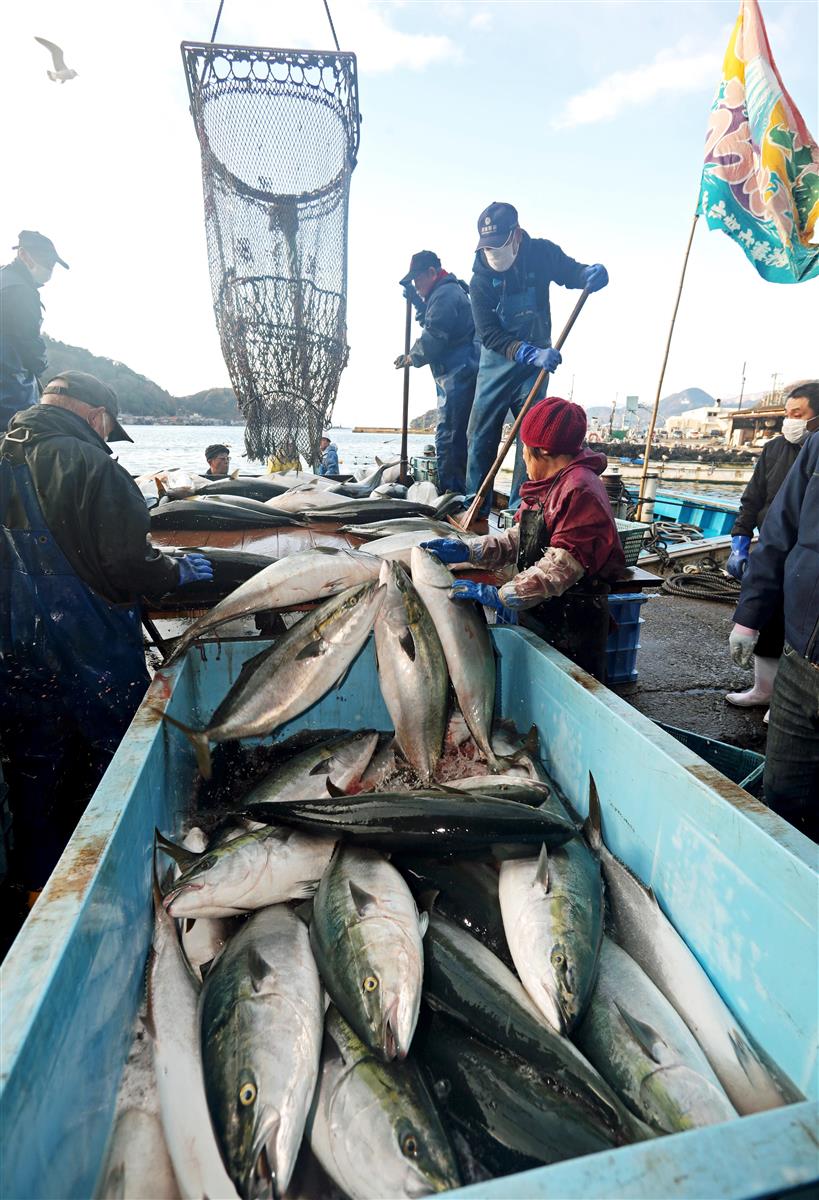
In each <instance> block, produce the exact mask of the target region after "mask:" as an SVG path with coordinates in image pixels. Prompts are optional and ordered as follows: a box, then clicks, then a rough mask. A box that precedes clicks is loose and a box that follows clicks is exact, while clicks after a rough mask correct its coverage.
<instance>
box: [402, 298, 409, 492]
mask: <svg viewBox="0 0 819 1200" xmlns="http://www.w3.org/2000/svg"><path fill="white" fill-rule="evenodd" d="M411 338H412V301H411V300H407V315H406V320H405V322H404V357H405V359H406V360H407V361H406V363H405V365H404V410H403V413H402V416H401V475H400V476H399V478H400V480H401V483H403V484H407V483H408V482H409V478H408V477H409V460H408V459H407V429H408V426H409V385H410V371H411V369H412V368H411V367H410V366H409V365H408V363H409V352H410V340H411Z"/></svg>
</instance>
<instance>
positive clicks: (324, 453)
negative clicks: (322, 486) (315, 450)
mask: <svg viewBox="0 0 819 1200" xmlns="http://www.w3.org/2000/svg"><path fill="white" fill-rule="evenodd" d="M319 454H320V455H321V461H320V462H319V466H318V471H317V474H318V475H338V473H339V470H338V446H336V444H335V442H334V441H333V440H332V438H331V437H330V435H329V433H323V434H322V435H321V438H320V440H319Z"/></svg>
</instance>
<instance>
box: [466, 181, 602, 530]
mask: <svg viewBox="0 0 819 1200" xmlns="http://www.w3.org/2000/svg"><path fill="white" fill-rule="evenodd" d="M478 233H479V235H480V236H479V240H478V246H477V250H476V254H475V263H474V267H473V275H472V282H471V284H470V286H469V298H470V300H471V301H472V313H473V315H474V318H475V329H476V330H477V334H478V338H479V340H480V343H481V354H480V366H479V368H478V382H477V386H476V388H475V403H474V404H473V406H472V416H471V417H470V420H469V428H468V430H467V439H468V443H469V459H468V462H467V469H466V489H467V493H468V494H469V495H471V496H472V497H474V496H475V494H476V493H477V491H478V489H479V487H480V485H481V484H482V483H483V480H484V479H485V477H486V476H487V474H488V473H489V469H490V467H491V466H492V464H493V462H494V461H495V457H496V455H497V452H498V443H499V442H500V438H501V432H502V430H503V422H504V420H505V418H506V414H507V412H508V411H509V409H511V410H512V412H513V413H514V415H515V416H517V415H518V413H519V412H520V410H521V408H522V406H523V403H524V401H525V400H526V397H527V396H528V395H529V393H530V391H531V390H532V386H533V384H534V383H535V380H536V379H537V377H538V374H539V373H540V371H541V370H542V369H545V370H546V371H554V370H555V369H556V368H557V367H558V366H559V365H560V362H561V361H562V360H561V356H560V353H559V351H557V350H555V349H553V348H552V315H551V309H550V307H549V285H550V284H551V283H559V284H562V286H563V287H567V288H585V289H586V290H587V291H589V292H596V291H599V290H600V288H603V287H605V286H606V284H607V283H608V281H609V277H608V272H607V271H606V268H605V267H604V266H601V264H600V263H596V264H594V265H593V266H585V265H584V264H583V263H578V262H575V260H574V259H573V258H569V256H568V255H567V254H564V253H563V251H562V250H561V249H560V247H559V246H556V245H555V243H554V242H549V241H546V239H545V238H532V237H530V236H529V234H528V233H526V232H525V231H524V230H523V229H521V227H520V224H519V223H518V213H517V209H515V208H514V207H513V206H512V205H511V204H503V203H499V202H497V201H495V202H494V203H492V204H490V205H489V207H488V208H486V209H484V211H483V212H482V213H481V215H480V217H479V218H478ZM544 386H545V384H544ZM537 398H541V397H537ZM524 474H525V472H524V467H523V459H522V457H521V448H520V445H518V448H517V455H516V459H515V470H514V474H513V477H512V488H511V494H510V497H509V506H510V508H516V507H517V504H518V493H519V489H520V484H521V483H522V481H523V478H524ZM490 503H491V495H488V496H487V497H486V499H485V500H484V502H483V504H482V505H481V509H480V512H479V514H478V518H477V523H475V522H473V525H472V528H473V529H475V530H476V531H478V532H485V531H486V529H487V518H488V516H489V508H490Z"/></svg>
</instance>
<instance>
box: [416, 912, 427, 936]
mask: <svg viewBox="0 0 819 1200" xmlns="http://www.w3.org/2000/svg"><path fill="white" fill-rule="evenodd" d="M428 929H429V913H428V912H420V913H419V914H418V932H419V933H420V935H421V937H422V938H423V936H424V934H425V933H426V931H427V930H428Z"/></svg>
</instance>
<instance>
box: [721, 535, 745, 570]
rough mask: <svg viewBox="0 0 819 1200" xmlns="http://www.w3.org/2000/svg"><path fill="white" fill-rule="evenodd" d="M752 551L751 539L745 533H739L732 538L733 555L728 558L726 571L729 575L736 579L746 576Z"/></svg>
mask: <svg viewBox="0 0 819 1200" xmlns="http://www.w3.org/2000/svg"><path fill="white" fill-rule="evenodd" d="M750 550H751V539H750V538H749V537H746V536H745V534H744V533H738V534H736V535H735V536H734V537H732V538H731V553H730V554H729V556H728V562H727V563H726V565H725V570H726V571H727V572H728V574H729V575H733V577H734V579H742V576H743V575H744V574H745V568H746V567H747V566H748V555H749V553H750Z"/></svg>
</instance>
